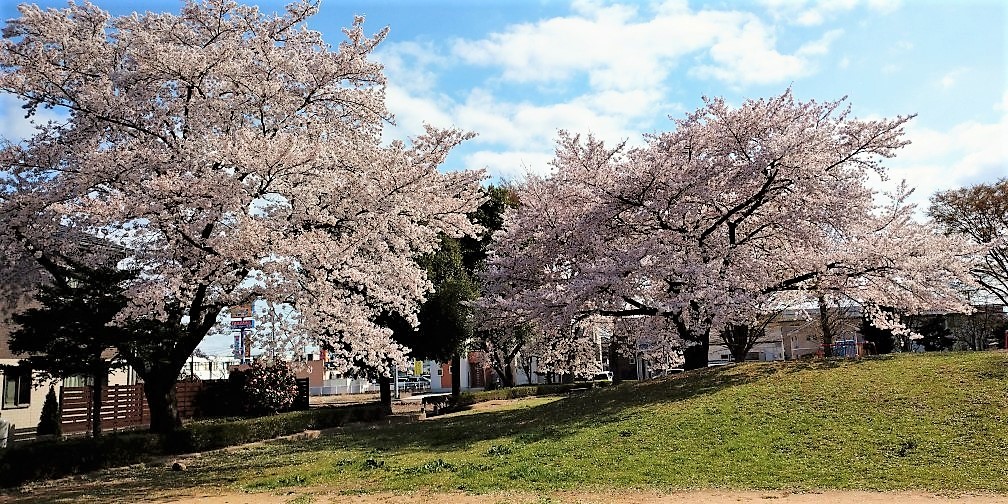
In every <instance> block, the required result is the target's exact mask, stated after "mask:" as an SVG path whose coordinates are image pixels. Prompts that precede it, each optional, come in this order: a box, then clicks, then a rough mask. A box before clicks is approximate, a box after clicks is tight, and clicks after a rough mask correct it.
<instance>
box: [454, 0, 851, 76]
mask: <svg viewBox="0 0 1008 504" xmlns="http://www.w3.org/2000/svg"><path fill="white" fill-rule="evenodd" d="M575 12H576V14H574V15H571V16H566V17H555V18H551V19H546V20H541V21H538V22H535V23H523V24H518V25H512V26H510V27H508V28H507V29H505V30H503V31H501V32H497V33H493V34H490V35H489V36H488V37H486V38H483V39H480V40H456V41H455V42H454V43H453V46H452V51H453V53H454V54H455V55H456V56H457V57H458V58H460V59H461V60H462V61H464V62H465V63H469V64H472V65H480V66H499V67H501V76H502V78H503V79H505V80H509V81H514V82H539V83H545V82H557V81H564V80H567V79H571V78H573V77H574V76H576V75H577V74H586V75H587V76H588V80H589V82H590V84H591V86H592V87H593V88H595V89H599V90H609V89H617V90H628V89H644V88H649V87H654V86H657V85H660V84H661V83H662V82H663V81H664V80H665V78H666V77H667V76H668V75H669V73H670V72H672V71H673V70H675V68H676V67H677V65H679V64H680V62H682V61H683V60H684V58H685V57H686V56H689V55H699V57H700V58H701V61H702V62H701V63H700V64H699V65H698V66H697V67H695V68H694V69H693V70H692V72H693V74H694V75H696V76H698V77H702V78H715V79H719V80H724V81H726V82H730V83H733V84H740V83H741V84H747V83H760V84H764V83H773V82H787V81H789V80H792V79H794V78H795V77H798V76H801V75H804V74H805V73H806V72H807V70H808V67H809V61H808V58H809V57H810V56H818V55H821V54H824V53H825V52H826V51H827V50H828V47H829V44H830V42H831V41H832V40H833V39H834V38H836V37H837V36H839V32H829V33H827V34H826V35H825V36H824V37H823V38H822V39H820V40H819V41H815V42H813V43H812V44H810V45H808V46H807V47H806V48H804V51H803V53H802V54H795V55H788V54H782V53H781V52H779V51H778V50H777V48H776V38H775V35H774V29H773V27H772V26H768V25H767V24H765V23H764V22H763V21H762V20H761V19H760V18H759V17H758V16H756V15H754V14H750V13H744V12H738V11H713V10H702V11H697V12H692V11H690V10H689V9H688V8H687V7H685V5H684V4H683V3H681V2H676V3H669V4H663V5H661V6H659V7H657V8H656V9H655V10H653V11H649V15H650V16H651V17H649V18H644V19H642V18H641V15H640V13H639V12H638V10H637V9H636V8H633V7H626V6H621V5H609V6H605V7H602V6H599V5H597V4H594V3H588V2H580V3H578V4H576V5H575ZM705 52H706V58H704V57H703V56H704V53H705Z"/></svg>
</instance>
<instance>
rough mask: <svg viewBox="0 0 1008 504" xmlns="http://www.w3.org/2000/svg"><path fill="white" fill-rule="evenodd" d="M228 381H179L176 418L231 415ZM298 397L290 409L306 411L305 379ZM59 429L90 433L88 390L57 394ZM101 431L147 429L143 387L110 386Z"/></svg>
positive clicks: (299, 382) (105, 393)
mask: <svg viewBox="0 0 1008 504" xmlns="http://www.w3.org/2000/svg"><path fill="white" fill-rule="evenodd" d="M229 386H230V385H229V383H228V380H202V381H180V382H178V383H177V384H176V385H175V405H176V407H177V409H178V414H179V418H182V419H190V418H204V417H209V416H215V415H234V414H237V413H236V410H233V409H232V410H230V411H228V410H227V409H228V408H226V407H225V408H224V410H222V409H221V406H222V405H224V406H227V405H226V404H224V403H226V402H227V396H228V394H229V393H230V389H229ZM297 387H298V393H297V397H296V398H295V400H294V404H293V406H292V409H295V410H306V409H308V379H307V378H298V379H297ZM60 406H61V408H60V409H61V412H62V416H61V422H60V424H61V426H62V428H63V433H64V434H74V433H79V432H90V431H91V387H63V388H62V390H60ZM101 421H102V430H119V429H125V428H136V427H143V426H148V425H150V408H148V407H147V400H146V398H145V397H144V393H143V384H136V385H112V386H109V387H106V388H105V390H104V391H103V394H102V409H101Z"/></svg>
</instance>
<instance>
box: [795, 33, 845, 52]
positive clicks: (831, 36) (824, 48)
mask: <svg viewBox="0 0 1008 504" xmlns="http://www.w3.org/2000/svg"><path fill="white" fill-rule="evenodd" d="M841 35H843V30H830V31H828V32H826V33H824V34H823V36H822V37H819V39H818V40H813V41H812V42H808V43H806V44H804V45H802V46H801V47H800V48H799V49H798V54H799V55H801V56H821V55H824V54H827V53H829V48H830V45H832V44H833V42H834V41H835V40H836V39H838V38H840V36H841Z"/></svg>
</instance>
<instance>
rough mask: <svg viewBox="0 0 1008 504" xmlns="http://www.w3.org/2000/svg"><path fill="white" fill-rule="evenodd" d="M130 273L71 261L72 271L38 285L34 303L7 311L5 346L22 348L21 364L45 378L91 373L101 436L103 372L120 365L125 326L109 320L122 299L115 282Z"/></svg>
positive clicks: (94, 412) (14, 349)
mask: <svg viewBox="0 0 1008 504" xmlns="http://www.w3.org/2000/svg"><path fill="white" fill-rule="evenodd" d="M66 271H68V272H69V271H71V270H66ZM131 276H132V273H131V272H128V271H121V270H116V269H113V268H96V269H91V268H84V267H77V268H75V269H73V270H72V275H71V274H69V273H68V274H67V275H66V276H64V277H62V278H57V279H56V280H55V281H53V282H52V283H50V284H43V285H41V286H40V287H39V290H38V292H37V293H36V295H35V301H36V302H37V303H38V306H37V307H34V308H30V309H28V310H25V311H24V312H22V313H20V314H16V315H14V316H13V317H12V319H13V321H14V323H15V324H16V326H18V327H17V329H15V330H14V332H12V333H11V335H10V341H9V346H10V350H11V352H13V353H15V354H28V357H27V358H25V359H22V363H23V364H25V365H27V366H30V367H31V368H32V369H35V370H38V371H40V372H42V373H43V375H45V376H47V377H49V378H67V377H71V376H78V375H85V376H88V377H90V378H91V381H92V384H93V387H92V404H91V408H92V418H93V419H94V421H93V422H92V435H93V436H94V437H99V436H101V415H100V414H99V412H100V411H101V401H102V391H103V389H104V386H105V384H106V383H107V382H108V374H109V372H110V371H111V370H112V369H117V368H120V367H123V366H124V362H123V360H122V359H121V358H120V357H119V353H118V352H117V351H116V348H117V346H118V345H122V344H123V343H124V342H125V341H128V340H129V338H128V336H127V335H128V334H129V332H128V331H127V330H125V329H123V328H119V327H115V326H110V325H109V323H110V322H112V319H113V318H114V317H115V316H116V314H117V313H119V311H120V310H121V309H122V308H123V307H124V306H125V304H126V300H125V298H124V297H123V295H122V288H121V287H120V284H121V282H123V281H124V280H126V279H128V278H130V277H131Z"/></svg>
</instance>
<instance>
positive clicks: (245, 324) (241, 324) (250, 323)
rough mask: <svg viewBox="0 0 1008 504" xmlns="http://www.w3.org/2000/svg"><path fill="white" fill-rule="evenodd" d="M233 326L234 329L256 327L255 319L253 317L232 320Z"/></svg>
mask: <svg viewBox="0 0 1008 504" xmlns="http://www.w3.org/2000/svg"><path fill="white" fill-rule="evenodd" d="M231 327H232V328H234V329H251V328H253V327H255V320H253V319H247V320H232V321H231Z"/></svg>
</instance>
